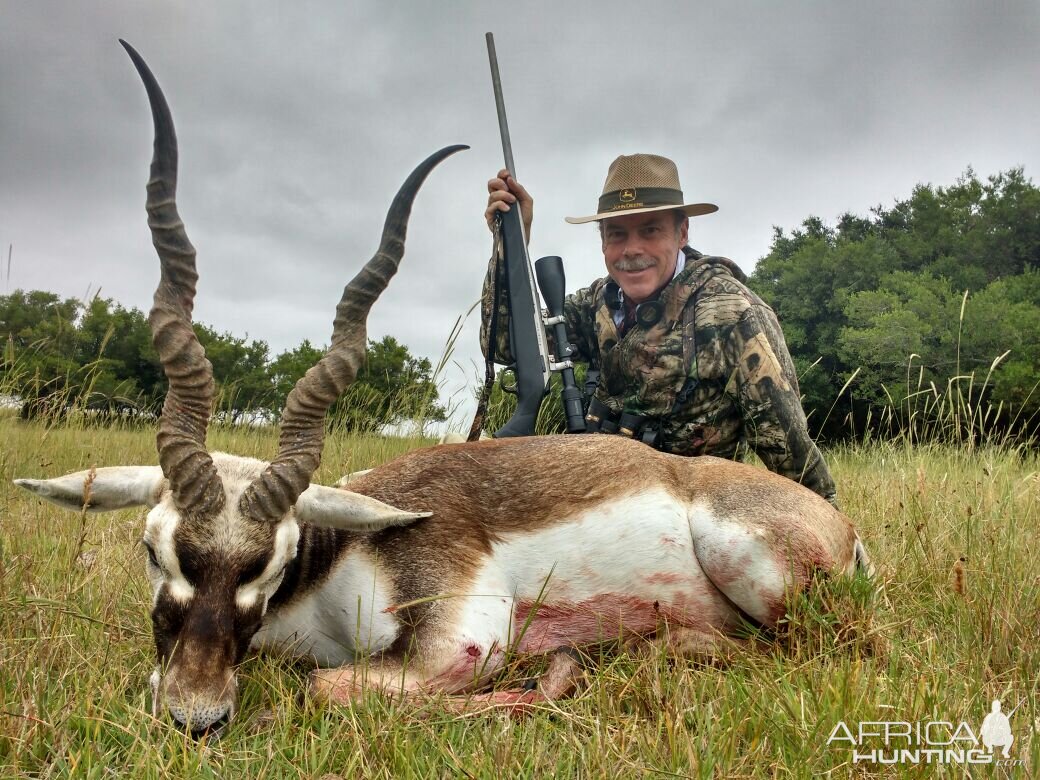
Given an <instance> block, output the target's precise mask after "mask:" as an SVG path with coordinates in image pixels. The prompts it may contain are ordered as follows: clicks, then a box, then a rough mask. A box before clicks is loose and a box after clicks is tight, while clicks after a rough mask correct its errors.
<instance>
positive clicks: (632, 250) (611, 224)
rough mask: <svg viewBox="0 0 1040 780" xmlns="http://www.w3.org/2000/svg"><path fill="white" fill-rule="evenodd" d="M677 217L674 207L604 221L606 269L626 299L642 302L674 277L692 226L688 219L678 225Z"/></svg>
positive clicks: (603, 235)
mask: <svg viewBox="0 0 1040 780" xmlns="http://www.w3.org/2000/svg"><path fill="white" fill-rule="evenodd" d="M675 221H676V217H675V212H673V211H654V212H650V213H649V214H626V215H623V216H619V217H610V218H609V219H605V220H603V221H602V223H601V226H600V228H601V231H602V239H603V259H604V261H606V264H607V273H609V274H610V276H611V278H612V279H613V280H614V281H615V282H617V283H618V286H619V287H621V290H622V292H624V293H625V298H626V299H627V300H630V301H632V302H633V303H642V302H643V301H645V300H647V299H648V298H649V297H650V296H652V295H653V294H654V293H655V292H657V291H658V290H659V289H660V288H662V287H664V286H665V285H666V284H667V283H668V282H670V281H671V279H672V275H673V274H674V273H675V260H676V257H677V256H678V254H679V248H680V247H682V246H684V245H685V244H686V239H687V238H688V234H689V226H690V223H689V220H688V219H685V218H684V219H683V220H682V222H681V223H680V224H679V226H678V227H676V224H675Z"/></svg>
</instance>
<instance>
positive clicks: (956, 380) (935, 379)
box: [750, 168, 1040, 438]
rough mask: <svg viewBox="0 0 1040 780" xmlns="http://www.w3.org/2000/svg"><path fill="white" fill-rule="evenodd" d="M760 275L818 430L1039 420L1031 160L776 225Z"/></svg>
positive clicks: (833, 433) (1038, 260)
mask: <svg viewBox="0 0 1040 780" xmlns="http://www.w3.org/2000/svg"><path fill="white" fill-rule="evenodd" d="M750 286H751V287H752V289H754V290H755V291H756V292H757V293H758V294H759V295H761V296H762V298H763V299H764V300H765V301H766V302H767V303H769V304H770V305H771V306H772V307H773V309H774V310H775V311H776V313H777V316H778V317H779V320H780V323H781V326H782V327H783V330H784V335H785V338H786V340H787V344H788V347H789V348H790V351H791V354H792V356H793V358H794V360H795V363H796V365H797V367H798V373H799V376H800V383H801V389H802V392H803V394H804V404H805V407H806V411H807V412H808V413H809V418H810V425H811V427H812V428H813V430H814V432H815V433H817V435H822V436H823V437H824V438H837V437H841V436H844V435H847V434H849V433H850V432H851V433H857V432H858V433H862V432H863V431H864V430H865V429H867V428H870V427H871V426H872V425H873V426H875V427H876V426H878V425H880V423H881V421H882V420H886V423H887V426H888V427H889V428H891V427H892V426H895V427H896V428H899V427H905V426H907V425H914V424H918V423H925V424H927V423H929V422H934V418H937V417H938V418H942V419H943V420H944V421H946V422H949V420H950V419H951V418H953V419H954V424H956V425H958V426H961V427H964V426H969V427H970V426H971V425H976V426H982V425H985V426H988V427H990V428H994V429H1002V430H1004V431H1005V432H1013V433H1016V434H1021V433H1029V434H1035V433H1036V431H1037V423H1038V419H1040V386H1038V381H1040V190H1038V189H1037V187H1036V186H1034V185H1033V183H1032V181H1031V180H1029V179H1028V178H1027V177H1026V176H1025V174H1024V172H1023V169H1022V168H1013V169H1011V170H1009V171H1006V172H1003V173H1000V174H997V175H995V176H990V177H989V178H988V179H987V180H986V181H982V180H980V179H979V177H978V176H977V175H976V174H975V173H974V171H972V170H971V169H968V171H967V172H966V173H965V174H964V175H963V176H962V177H961V178H960V179H958V180H957V182H956V183H955V184H954V185H952V186H949V187H936V186H932V185H924V184H922V185H918V186H917V187H915V188H914V190H913V192H912V193H911V195H910V197H909V198H906V199H905V200H899V201H896V203H895V204H894V205H893V206H892V207H890V208H882V207H881V206H878V207H876V208H874V209H872V210H871V212H870V214H869V215H868V216H858V215H854V214H850V213H846V214H844V215H843V216H841V217H840V218H839V219H838V221H837V224H836V225H833V226H830V225H826V224H824V222H823V221H822V220H820V219H819V218H817V217H813V216H811V217H809V218H807V219H805V220H804V221H803V222H802V224H801V227H799V228H798V229H795V230H793V231H791V232H790V233H785V231H783V230H781V229H779V228H774V236H773V241H772V246H771V248H770V251H769V253H768V254H767V255H766V256H765V257H764V258H762V259H761V260H760V261H759V263H758V265H757V266H756V267H755V270H754V273H753V274H752V275H751V279H750ZM886 415H887V416H886ZM969 417H972V418H974V419H967V418H969ZM930 418H931V419H930ZM858 433H857V435H858Z"/></svg>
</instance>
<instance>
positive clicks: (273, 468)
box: [239, 145, 469, 522]
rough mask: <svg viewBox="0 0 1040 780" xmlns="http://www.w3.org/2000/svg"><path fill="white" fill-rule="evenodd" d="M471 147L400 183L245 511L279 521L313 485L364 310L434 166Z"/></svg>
mask: <svg viewBox="0 0 1040 780" xmlns="http://www.w3.org/2000/svg"><path fill="white" fill-rule="evenodd" d="M468 148H469V147H468V146H464V145H456V146H447V147H445V148H444V149H441V150H440V151H439V152H435V153H434V154H431V155H430V156H429V157H427V158H426V159H425V160H423V161H422V162H421V163H420V164H419V165H418V166H417V167H416V169H415V170H414V171H412V173H411V175H410V176H409V177H408V178H407V179H406V180H405V182H404V184H402V185H401V189H400V190H398V192H397V195H396V196H395V197H394V200H393V203H392V204H391V205H390V210H389V211H388V212H387V215H386V222H385V223H384V224H383V236H382V239H381V240H380V242H379V249H378V250H377V251H376V253H375V255H373V257H372V259H371V260H369V261H368V263H366V264H365V266H364V267H363V268H362V269H361V270H360V271H359V272H358V274H357V276H355V277H354V278H353V279H352V280H351V282H350V284H348V285H347V286H346V288H344V290H343V297H342V298H341V299H340V302H339V305H338V306H336V320H335V323H334V324H333V330H332V346H331V347H329V351H328V352H327V353H326V354H325V356H324V357H323V358H322V359H321V360H319V361H318V363H317V364H316V365H314V366H312V367H311V368H310V370H308V371H307V373H306V374H305V375H304V376H303V377H301V378H300V380H299V381H298V382H297V383H296V386H295V387H294V388H293V389H292V392H291V393H289V397H288V398H287V399H286V401H285V410H284V411H283V412H282V425H281V434H280V436H279V439H278V455H277V457H276V458H275V459H274V460H273V461H272V462H271V464H270V465H269V466H268V467H267V468H266V469H265V470H264V472H263V473H262V474H261V475H260V476H259V477H258V478H257V479H256V480H255V481H254V482H253V483H252V484H251V485H250V486H249V487H248V488H247V489H246V491H245V493H243V494H242V498H241V501H240V504H239V507H240V508H241V510H242V512H243V513H244V514H246V515H248V516H250V517H253V518H255V519H257V520H266V521H268V522H276V521H278V520H279V519H280V518H282V517H283V516H284V515H285V513H286V512H288V511H289V509H290V507H292V506H293V505H294V504H295V503H296V499H297V498H299V497H300V494H301V493H303V491H304V490H306V489H307V487H308V486H309V485H310V479H311V475H312V474H314V472H315V471H316V470H317V468H318V465H319V463H320V462H321V450H322V443H323V441H324V439H325V413H326V412H327V411H328V410H329V407H330V406H332V404H333V403H334V402H335V400H336V399H337V398H339V396H340V395H341V394H342V393H343V391H344V390H346V389H347V387H349V386H350V384H351V383H352V382H353V381H354V377H355V376H356V375H357V371H358V368H359V367H360V365H361V361H362V360H363V359H364V357H365V347H366V345H367V339H368V331H367V329H366V327H365V322H366V320H367V319H368V312H369V310H370V309H371V308H372V304H373V303H375V301H376V299H377V298H378V297H379V295H380V294H381V293H382V292H383V290H385V289H386V286H387V284H388V283H389V282H390V279H391V278H392V277H393V275H394V274H395V273H397V266H398V264H399V263H400V262H401V257H402V256H403V255H404V239H405V232H406V230H407V227H408V216H409V214H410V213H411V210H412V202H413V201H414V200H415V195H416V193H417V192H418V191H419V187H420V186H421V185H422V183H423V181H424V180H425V179H426V177H427V176H428V175H429V173H430V171H432V170H433V168H434V167H435V166H436V165H437V163H439V162H441V161H442V160H443V159H444V158H446V157H448V156H449V155H452V154H454V153H455V152H458V151H460V150H462V149H468Z"/></svg>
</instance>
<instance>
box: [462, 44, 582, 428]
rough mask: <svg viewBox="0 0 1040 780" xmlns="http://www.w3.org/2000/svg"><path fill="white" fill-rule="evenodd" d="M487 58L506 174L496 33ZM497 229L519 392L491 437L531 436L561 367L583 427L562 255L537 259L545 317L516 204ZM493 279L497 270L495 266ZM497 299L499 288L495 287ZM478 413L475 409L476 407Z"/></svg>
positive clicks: (570, 408)
mask: <svg viewBox="0 0 1040 780" xmlns="http://www.w3.org/2000/svg"><path fill="white" fill-rule="evenodd" d="M486 38H487V47H488V59H489V60H490V63H491V82H492V86H493V87H494V90H495V107H496V109H497V111H498V129H499V133H500V134H501V136H502V152H503V154H504V156H505V163H506V168H507V169H508V170H509V173H510V175H512V176H515V175H516V168H515V166H514V163H513V147H512V144H511V143H510V141H509V125H508V124H507V122H506V108H505V101H504V99H503V97H502V80H501V77H500V76H499V72H498V57H497V56H496V54H495V39H494V36H493V35H492V34H491V33H487V35H486ZM499 220H500V222H499V232H500V235H501V246H502V253H501V257H500V259H499V260H496V262H504V263H505V269H506V270H505V277H506V284H507V285H508V287H509V345H510V349H511V351H512V353H513V359H514V361H515V364H514V365H513V366H512V367H511V368H512V371H513V374H514V375H515V376H516V385H515V388H507V387H506V385H505V384H503V385H502V389H503V390H506V391H508V392H514V393H515V394H516V397H517V403H516V412H515V413H514V414H513V416H512V417H510V418H509V421H508V422H507V423H506V424H505V425H503V426H502V427H501V428H499V429H498V430H497V431H495V433H494V436H495V438H506V437H511V436H531V435H533V434H534V430H535V421H536V420H537V419H538V410H539V409H540V408H541V405H542V399H544V398H545V394H546V392H547V390H548V386H549V376H550V372H552V371H559V372H561V376H562V379H563V385H564V387H563V391H562V395H563V403H564V411H565V412H566V414H567V431H568V433H583V432H584V431H585V414H584V411H583V410H582V405H581V391H580V390H579V389H578V387H577V384H576V383H575V381H574V365H573V363H572V362H571V361H570V357H571V354H572V352H571V348H570V344H569V342H568V339H567V332H566V328H565V327H564V325H563V321H564V320H563V299H564V289H565V282H564V277H563V261H562V260H561V259H560V258H559V257H543V258H541V259H540V260H539V261H538V262H537V263H536V265H537V267H538V284H539V287H541V289H542V294H543V295H545V298H546V302H547V305H548V308H549V314H550V317H549V319H548V320H546V319H543V317H542V310H541V307H540V305H539V302H538V293H537V292H536V291H535V288H534V280H533V278H532V274H531V258H530V257H529V256H528V253H527V240H526V236H525V235H524V229H523V223H522V221H521V218H520V205H519V203H517V204H515V207H514V208H511V209H509V211H507V212H505V213H504V214H499ZM495 279H496V282H497V279H498V272H497V268H496V273H495ZM495 299H496V302H497V299H498V290H497V289H496V290H495ZM548 326H552V327H553V328H554V329H555V330H554V333H553V336H554V340H555V343H556V344H555V345H556V350H555V352H556V355H555V358H556V359H555V360H554V359H553V357H552V356H550V355H549V345H548V341H547V339H546V337H545V329H546V327H548ZM490 340H491V345H490V348H491V350H492V351H494V348H495V335H494V325H492V334H491V339H490ZM478 415H479V412H478Z"/></svg>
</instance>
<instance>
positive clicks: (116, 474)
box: [14, 466, 166, 512]
mask: <svg viewBox="0 0 1040 780" xmlns="http://www.w3.org/2000/svg"><path fill="white" fill-rule="evenodd" d="M14 484H16V485H18V487H23V488H25V489H26V490H28V491H29V492H31V493H35V494H36V495H37V496H39V497H40V498H45V499H47V500H48V501H50V502H51V503H52V504H57V505H58V506H60V507H64V508H65V509H71V510H73V511H75V512H80V511H82V510H83V509H86V510H87V511H89V512H110V511H112V510H113V509H125V508H126V507H130V506H142V505H144V506H149V507H152V506H155V505H156V503H158V501H159V496H160V495H161V494H162V491H163V488H164V487H165V485H166V478H165V477H164V476H163V473H162V469H161V468H159V467H158V466H109V467H107V468H100V469H90V470H88V471H77V472H76V473H74V474H66V475H65V476H64V477H55V478H54V479H16V480H15V481H14Z"/></svg>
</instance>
